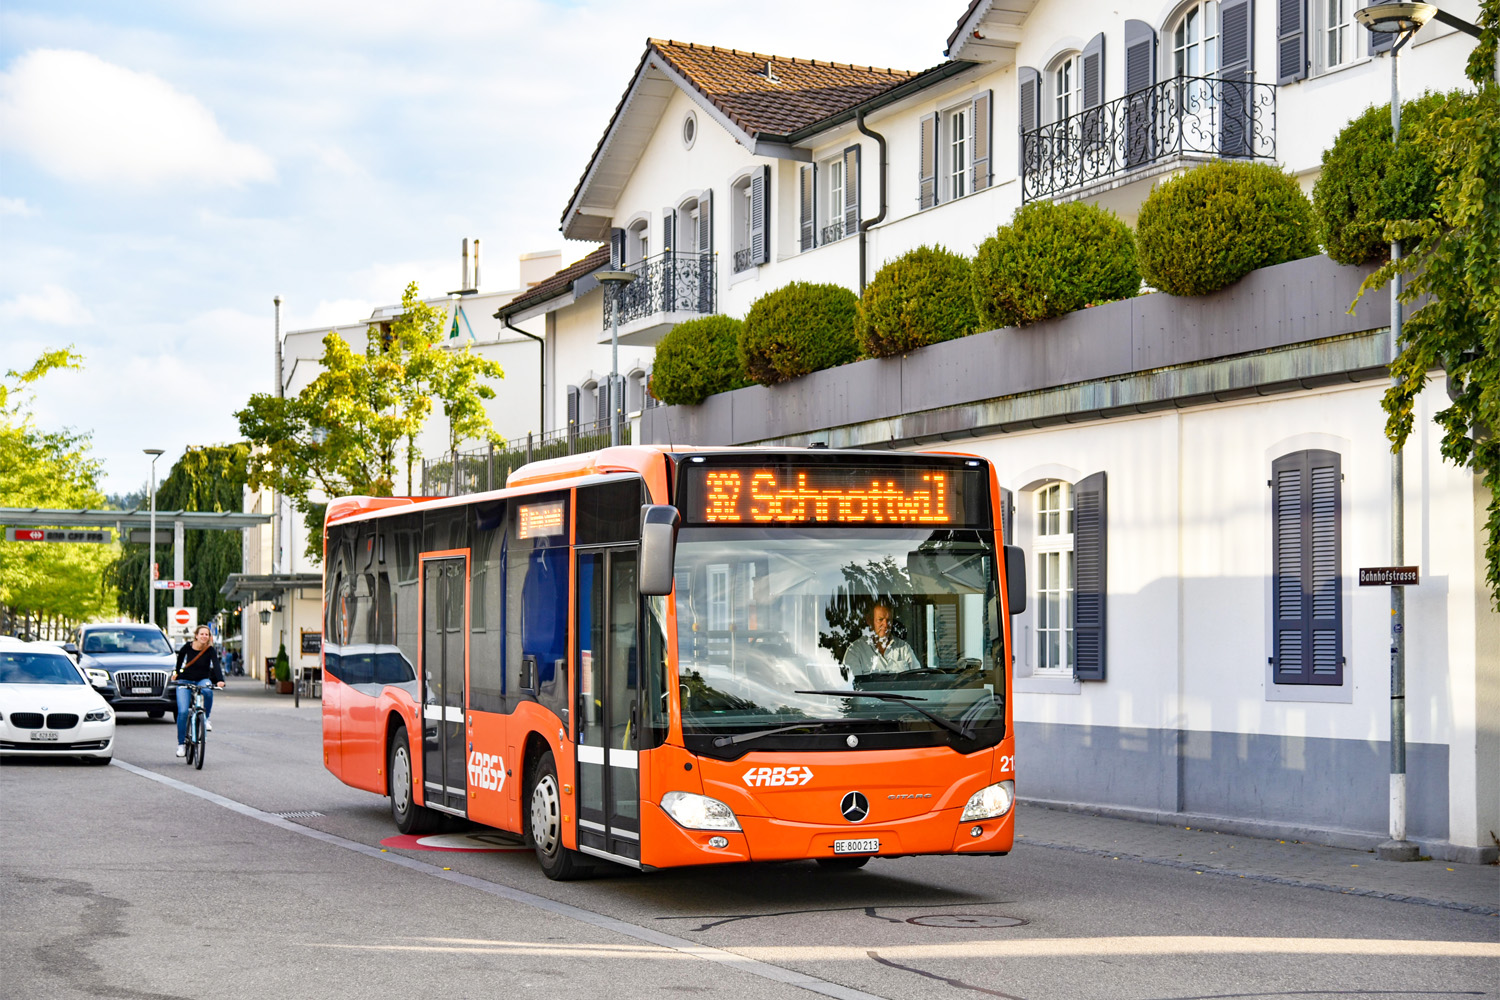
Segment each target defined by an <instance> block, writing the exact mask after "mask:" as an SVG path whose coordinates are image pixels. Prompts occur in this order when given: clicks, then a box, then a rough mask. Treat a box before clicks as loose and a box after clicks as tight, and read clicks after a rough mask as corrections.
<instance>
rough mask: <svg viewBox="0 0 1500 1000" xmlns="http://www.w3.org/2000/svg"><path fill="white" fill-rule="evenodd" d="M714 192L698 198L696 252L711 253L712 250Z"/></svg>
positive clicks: (708, 191)
mask: <svg viewBox="0 0 1500 1000" xmlns="http://www.w3.org/2000/svg"><path fill="white" fill-rule="evenodd" d="M713 219H714V192H713V189H712V188H710V189H709V190H707V191H705V192H703V193H702V194H700V195H699V196H698V252H699V253H713V250H714V221H713Z"/></svg>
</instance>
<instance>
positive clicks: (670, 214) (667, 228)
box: [661, 208, 677, 253]
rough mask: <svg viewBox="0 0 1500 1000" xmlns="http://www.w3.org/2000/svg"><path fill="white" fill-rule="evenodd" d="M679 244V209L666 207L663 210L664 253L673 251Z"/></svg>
mask: <svg viewBox="0 0 1500 1000" xmlns="http://www.w3.org/2000/svg"><path fill="white" fill-rule="evenodd" d="M676 245H677V211H676V209H671V208H664V209H662V210H661V248H662V251H663V252H664V253H671V252H672V249H673V248H674V247H675V246H676Z"/></svg>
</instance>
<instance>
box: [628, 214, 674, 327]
mask: <svg viewBox="0 0 1500 1000" xmlns="http://www.w3.org/2000/svg"><path fill="white" fill-rule="evenodd" d="M676 247H677V210H676V209H675V208H664V209H662V210H661V260H662V263H661V267H662V270H663V274H662V275H661V308H662V311H663V312H672V311H674V310H675V309H676V308H677V303H676V301H675V296H674V294H673V293H674V292H675V291H676V290H677V282H676V281H674V280H673V279H674V278H675V277H676V274H677V269H676V265H675V264H674V263H673V262H672V251H673V250H674V249H676ZM639 273H640V274H641V276H642V277H646V276H647V274H648V271H647V264H646V262H645V261H644V260H643V261H641V266H640V270H639ZM648 280H649V279H648ZM623 291H624V289H623V288H617V289H615V301H616V302H618V301H619V300H620V293H621V292H623Z"/></svg>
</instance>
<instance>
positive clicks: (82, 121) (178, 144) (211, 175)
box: [0, 49, 275, 187]
mask: <svg viewBox="0 0 1500 1000" xmlns="http://www.w3.org/2000/svg"><path fill="white" fill-rule="evenodd" d="M0 136H3V137H4V141H5V142H6V143H7V144H9V145H11V146H13V147H14V148H16V149H18V150H20V151H21V152H23V153H25V154H26V155H28V156H29V157H31V159H33V160H35V161H36V163H37V165H38V166H40V167H41V168H42V169H43V170H46V171H48V172H49V173H52V174H54V175H56V176H58V177H61V178H64V179H66V180H71V181H81V182H84V183H88V184H104V185H109V186H115V185H117V184H124V185H127V186H135V187H142V186H154V185H161V184H168V183H182V182H187V183H192V184H198V185H203V186H206V187H219V186H230V187H239V186H242V185H243V184H245V183H246V182H249V181H266V180H270V179H271V178H272V177H274V176H275V168H274V166H273V165H272V163H271V160H270V158H269V157H268V156H266V154H264V153H262V152H261V151H260V150H258V149H256V148H255V147H254V146H250V145H247V144H245V143H240V142H234V141H232V140H231V139H229V138H228V137H227V136H226V135H225V134H224V132H223V130H222V129H220V128H219V124H218V122H217V121H215V119H214V116H213V113H212V112H211V111H209V110H208V108H206V107H204V106H203V104H202V103H201V102H199V101H198V99H197V98H195V97H192V96H190V95H188V94H184V93H182V92H180V91H178V90H176V89H174V88H173V87H172V86H171V85H170V84H168V83H167V82H166V81H164V80H162V79H160V78H159V77H155V76H152V75H150V74H148V73H137V72H135V71H134V70H129V69H126V68H124V67H123V66H116V65H114V64H113V63H108V62H105V61H104V60H103V59H100V58H99V57H98V56H95V55H91V54H90V53H87V52H77V51H72V50H64V49H37V50H35V51H32V52H28V53H26V54H25V55H23V56H21V57H20V58H18V59H17V60H16V61H15V62H14V63H12V64H11V68H10V71H9V72H8V73H3V74H0Z"/></svg>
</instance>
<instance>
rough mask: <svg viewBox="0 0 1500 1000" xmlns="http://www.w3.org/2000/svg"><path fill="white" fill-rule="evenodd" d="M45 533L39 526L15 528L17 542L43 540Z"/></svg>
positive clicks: (44, 539) (45, 537)
mask: <svg viewBox="0 0 1500 1000" xmlns="http://www.w3.org/2000/svg"><path fill="white" fill-rule="evenodd" d="M46 540H47V533H46V532H45V531H43V530H41V529H40V528H17V529H16V541H18V542H45V541H46Z"/></svg>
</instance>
